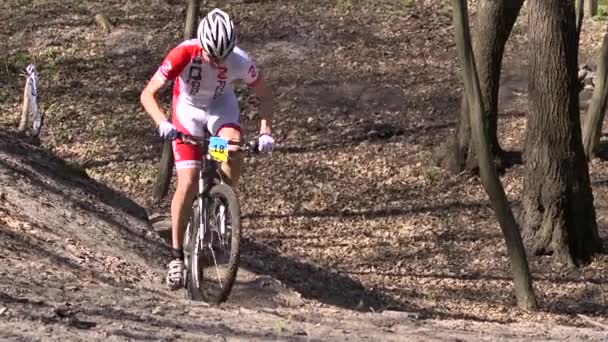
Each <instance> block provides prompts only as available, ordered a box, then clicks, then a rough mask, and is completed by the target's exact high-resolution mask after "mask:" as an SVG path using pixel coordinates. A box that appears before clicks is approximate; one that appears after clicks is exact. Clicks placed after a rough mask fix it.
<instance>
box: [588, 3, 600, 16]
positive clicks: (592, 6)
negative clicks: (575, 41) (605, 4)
mask: <svg viewBox="0 0 608 342" xmlns="http://www.w3.org/2000/svg"><path fill="white" fill-rule="evenodd" d="M586 5H587V6H585V12H586V13H587V16H589V17H593V16H595V15H597V8H598V1H597V0H587V2H586Z"/></svg>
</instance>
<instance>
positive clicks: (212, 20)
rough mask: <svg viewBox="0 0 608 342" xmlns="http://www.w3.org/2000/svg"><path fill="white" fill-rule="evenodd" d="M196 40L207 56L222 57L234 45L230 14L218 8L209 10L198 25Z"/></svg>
mask: <svg viewBox="0 0 608 342" xmlns="http://www.w3.org/2000/svg"><path fill="white" fill-rule="evenodd" d="M198 40H199V41H200V43H201V46H202V47H203V50H205V52H206V53H207V54H208V55H209V56H211V57H215V58H218V59H224V58H225V57H226V56H228V55H229V54H230V53H231V52H232V50H233V49H234V46H235V45H236V35H235V33H234V25H233V23H232V20H230V16H228V14H227V13H226V12H224V11H222V10H220V9H218V8H216V9H214V10H212V11H211V12H209V13H208V14H207V16H206V17H205V18H204V19H203V20H201V23H200V24H199V26H198Z"/></svg>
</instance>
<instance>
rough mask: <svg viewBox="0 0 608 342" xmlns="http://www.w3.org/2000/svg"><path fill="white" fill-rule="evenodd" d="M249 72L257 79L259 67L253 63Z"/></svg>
mask: <svg viewBox="0 0 608 342" xmlns="http://www.w3.org/2000/svg"><path fill="white" fill-rule="evenodd" d="M248 73H249V76H250V77H251V78H252V79H256V78H257V77H258V69H257V68H256V67H255V65H251V67H250V68H249V71H248Z"/></svg>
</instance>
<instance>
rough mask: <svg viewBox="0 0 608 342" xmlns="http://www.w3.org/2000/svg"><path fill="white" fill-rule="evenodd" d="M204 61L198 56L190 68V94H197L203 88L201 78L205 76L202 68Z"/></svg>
mask: <svg viewBox="0 0 608 342" xmlns="http://www.w3.org/2000/svg"><path fill="white" fill-rule="evenodd" d="M201 64H203V61H202V60H201V59H200V58H199V57H196V58H194V59H193V60H192V64H191V65H190V69H189V70H188V84H189V85H190V95H196V93H198V91H199V90H200V89H201V79H202V78H203V75H202V73H203V69H202V68H201Z"/></svg>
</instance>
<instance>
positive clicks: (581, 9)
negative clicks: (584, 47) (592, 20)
mask: <svg viewBox="0 0 608 342" xmlns="http://www.w3.org/2000/svg"><path fill="white" fill-rule="evenodd" d="M583 19H585V0H578V4H577V15H576V41H577V44H576V46H578V42H580V40H581V30H582V28H583Z"/></svg>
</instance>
